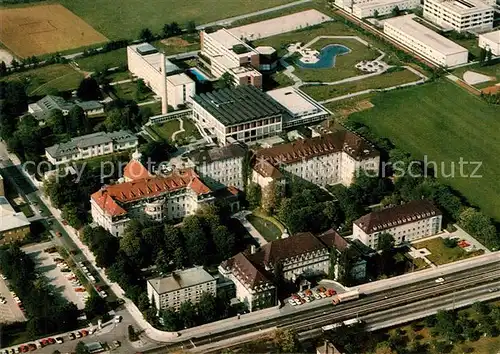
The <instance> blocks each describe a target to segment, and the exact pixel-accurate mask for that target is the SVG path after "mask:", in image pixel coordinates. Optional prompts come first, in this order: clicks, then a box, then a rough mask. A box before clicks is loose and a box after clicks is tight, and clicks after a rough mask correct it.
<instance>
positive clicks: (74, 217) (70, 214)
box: [61, 203, 83, 230]
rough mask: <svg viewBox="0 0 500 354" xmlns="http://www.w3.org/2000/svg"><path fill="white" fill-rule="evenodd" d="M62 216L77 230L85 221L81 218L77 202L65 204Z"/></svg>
mask: <svg viewBox="0 0 500 354" xmlns="http://www.w3.org/2000/svg"><path fill="white" fill-rule="evenodd" d="M61 217H62V218H63V219H65V220H66V221H67V222H68V224H69V225H70V226H72V227H73V228H75V229H77V230H78V229H79V228H81V227H82V225H83V221H82V219H81V218H80V215H79V213H78V209H77V207H76V205H75V204H72V203H70V204H65V205H64V206H63V208H62V213H61Z"/></svg>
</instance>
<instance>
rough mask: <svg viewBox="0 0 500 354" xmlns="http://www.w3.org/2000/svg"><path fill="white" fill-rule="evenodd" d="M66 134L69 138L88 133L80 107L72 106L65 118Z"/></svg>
mask: <svg viewBox="0 0 500 354" xmlns="http://www.w3.org/2000/svg"><path fill="white" fill-rule="evenodd" d="M66 127H67V132H68V133H69V134H71V136H78V135H83V134H85V133H88V132H89V130H90V129H88V127H87V116H86V115H85V112H84V110H83V109H82V107H80V106H78V105H74V106H73V107H72V108H71V110H70V111H69V113H68V116H67V124H66Z"/></svg>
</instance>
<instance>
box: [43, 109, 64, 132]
mask: <svg viewBox="0 0 500 354" xmlns="http://www.w3.org/2000/svg"><path fill="white" fill-rule="evenodd" d="M47 124H48V126H49V127H50V128H51V129H52V131H53V132H54V134H64V133H66V118H65V117H64V115H63V113H62V112H61V111H60V110H58V109H53V110H52V111H50V115H49V118H48V119H47Z"/></svg>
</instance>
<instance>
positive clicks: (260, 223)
mask: <svg viewBox="0 0 500 354" xmlns="http://www.w3.org/2000/svg"><path fill="white" fill-rule="evenodd" d="M246 218H247V220H248V221H249V222H250V223H251V224H252V225H253V227H255V228H256V229H257V231H259V233H260V234H261V235H262V237H264V238H265V239H266V241H268V242H271V241H274V240H277V239H279V238H280V237H281V231H280V229H279V228H278V227H277V226H276V225H274V223H272V222H271V221H267V220H265V219H263V218H261V217H259V216H256V215H252V214H251V215H247V217H246Z"/></svg>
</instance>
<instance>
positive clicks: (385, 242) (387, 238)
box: [377, 232, 394, 253]
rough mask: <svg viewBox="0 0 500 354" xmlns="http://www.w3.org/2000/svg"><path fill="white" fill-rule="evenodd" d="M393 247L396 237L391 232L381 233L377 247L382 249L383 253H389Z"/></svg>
mask: <svg viewBox="0 0 500 354" xmlns="http://www.w3.org/2000/svg"><path fill="white" fill-rule="evenodd" d="M393 247H394V237H393V236H392V235H391V234H390V233H388V232H383V233H381V234H380V235H378V244H377V249H378V250H379V251H382V253H388V252H390V251H391V250H392V248H393Z"/></svg>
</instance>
